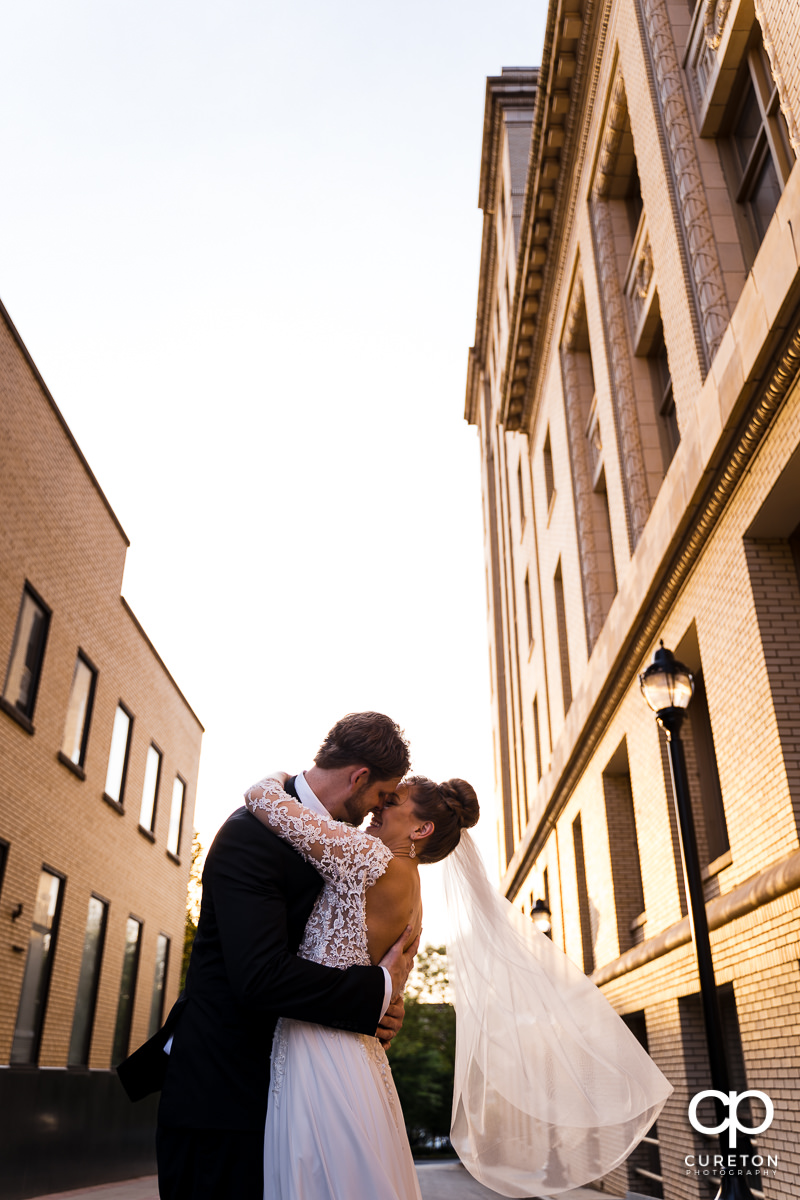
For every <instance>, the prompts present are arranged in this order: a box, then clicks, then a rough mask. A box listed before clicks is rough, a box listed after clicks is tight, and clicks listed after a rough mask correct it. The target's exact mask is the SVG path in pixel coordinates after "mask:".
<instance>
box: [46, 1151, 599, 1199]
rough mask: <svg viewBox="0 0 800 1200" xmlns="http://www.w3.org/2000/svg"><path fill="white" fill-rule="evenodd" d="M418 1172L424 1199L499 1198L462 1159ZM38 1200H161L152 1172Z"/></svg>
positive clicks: (582, 1193)
mask: <svg viewBox="0 0 800 1200" xmlns="http://www.w3.org/2000/svg"><path fill="white" fill-rule="evenodd" d="M417 1174H418V1176H419V1187H420V1191H421V1192H422V1200H497V1192H491V1191H489V1189H488V1188H485V1187H483V1186H482V1185H481V1184H480V1183H478V1182H477V1180H475V1179H473V1178H472V1176H471V1175H470V1174H469V1172H468V1171H466V1170H465V1169H464V1167H462V1165H461V1163H460V1162H454V1161H452V1160H448V1161H446V1162H422V1163H417ZM601 1195H602V1197H603V1200H615V1198H614V1197H613V1196H607V1195H606V1194H605V1193H600V1192H596V1191H594V1190H593V1189H591V1188H578V1189H577V1190H576V1191H574V1192H570V1193H569V1200H598V1197H600V1196H601ZM38 1200H159V1198H158V1182H157V1180H156V1177H155V1175H148V1176H146V1177H145V1178H143V1179H129V1180H127V1181H126V1182H124V1183H107V1184H103V1185H101V1186H100V1187H92V1188H84V1189H82V1190H81V1189H78V1191H73V1192H51V1193H50V1194H49V1195H47V1196H40V1197H39V1198H38ZM343 1200H344V1198H343Z"/></svg>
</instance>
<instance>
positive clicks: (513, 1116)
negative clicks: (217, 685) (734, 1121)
mask: <svg viewBox="0 0 800 1200" xmlns="http://www.w3.org/2000/svg"><path fill="white" fill-rule="evenodd" d="M408 768H409V755H408V745H407V743H406V741H405V739H404V738H403V735H402V732H401V731H400V729H399V728H398V727H397V725H396V724H395V723H394V722H393V721H391V720H390V719H389V718H388V717H386V716H384V715H382V714H380V713H371V712H368V713H354V714H350V715H349V716H346V717H344V718H343V719H342V720H341V721H339V722H337V724H336V725H335V726H334V727H333V729H332V730H331V731H330V733H329V734H328V735H327V737H326V738H325V740H324V742H323V743H322V746H321V747H320V750H319V752H318V753H317V756H316V758H315V760H314V766H313V767H312V768H311V769H310V770H308V771H306V772H305V773H304V774H299V775H296V776H294V777H289V776H287V775H285V774H283V773H276V774H274V775H272V776H269V777H268V778H266V779H264V780H262V781H261V782H260V783H259V784H256V785H254V786H253V787H251V788H250V789H249V790H248V791H247V792H246V794H245V806H244V807H242V808H240V809H237V810H236V811H235V812H234V813H233V814H232V815H231V816H230V817H229V818H228V820H227V821H226V822H225V823H224V824H223V826H222V827H221V829H220V831H219V833H218V834H217V836H216V838H215V840H214V843H213V845H212V846H211V848H210V850H209V852H208V856H207V859H206V864H205V869H204V872H203V898H202V907H201V911H200V919H199V923H198V928H197V933H196V936H195V942H194V947H193V950H192V957H191V961H190V964H189V971H188V974H187V979H186V988H185V991H184V992H183V993H182V995H181V997H180V998H179V1000H178V1001H177V1002H176V1004H175V1006H174V1007H173V1009H172V1011H171V1012H170V1014H169V1017H168V1018H167V1021H166V1023H165V1025H164V1027H163V1028H162V1029H161V1030H160V1031H159V1033H158V1034H156V1036H155V1037H154V1038H152V1039H151V1040H150V1042H148V1043H146V1044H145V1046H143V1047H141V1048H140V1049H139V1050H138V1051H136V1053H135V1054H134V1055H132V1056H131V1058H129V1059H128V1060H127V1062H126V1063H123V1064H122V1065H121V1067H120V1068H119V1072H120V1077H121V1079H122V1081H123V1083H124V1085H125V1086H126V1089H127V1090H128V1092H129V1094H130V1095H131V1096H132V1098H134V1099H136V1098H138V1097H140V1096H143V1095H146V1094H148V1092H150V1091H152V1090H155V1089H156V1088H158V1087H159V1086H160V1088H161V1103H160V1107H159V1123H158V1132H157V1153H158V1177H159V1192H160V1196H161V1198H162V1200H262V1198H263V1200H419V1196H420V1192H419V1186H418V1183H417V1177H416V1172H415V1170H414V1165H413V1160H412V1156H411V1151H410V1148H409V1144H408V1139H407V1136H406V1132H405V1127H404V1124H403V1115H402V1112H401V1110H400V1104H399V1100H398V1096H397V1091H396V1089H395V1086H394V1083H393V1080H392V1076H391V1070H390V1068H389V1064H388V1061H387V1058H386V1054H385V1047H386V1046H388V1044H389V1043H390V1041H391V1039H392V1038H393V1037H394V1036H395V1034H396V1033H397V1032H398V1030H399V1029H400V1027H401V1025H402V1020H403V1001H402V994H403V989H404V987H405V982H406V979H407V976H408V973H409V971H410V969H411V965H412V963H413V957H414V954H415V953H416V950H417V947H418V944H419V935H420V932H421V926H422V905H421V900H420V883H419V871H418V867H419V864H420V863H428V862H438V861H440V860H442V859H448V861H449V862H452V867H453V869H452V870H451V871H450V874H449V877H448V879H447V890H448V908H449V910H450V917H451V924H452V925H453V934H452V952H453V960H454V961H453V966H454V972H455V976H456V979H455V990H456V1020H457V1049H456V1080H455V1103H454V1123H453V1140H454V1144H455V1145H456V1148H457V1149H458V1151H459V1154H460V1155H461V1157H462V1160H463V1161H464V1162H465V1163H466V1165H467V1166H468V1167H469V1169H470V1170H471V1171H472V1173H473V1174H474V1175H476V1176H477V1177H478V1178H480V1179H482V1180H483V1181H484V1182H486V1183H488V1184H489V1186H494V1187H495V1189H496V1190H498V1191H500V1192H502V1194H505V1195H508V1196H530V1195H545V1194H547V1192H545V1191H544V1188H545V1187H546V1188H547V1189H548V1192H549V1193H551V1194H552V1193H557V1192H560V1191H564V1190H567V1189H568V1188H570V1187H575V1186H576V1185H577V1184H578V1183H581V1182H585V1181H587V1180H589V1179H592V1178H595V1177H597V1176H598V1175H600V1174H603V1173H605V1172H606V1171H608V1170H610V1169H611V1168H612V1167H613V1166H615V1165H616V1164H617V1162H620V1161H622V1159H623V1158H624V1157H625V1156H626V1155H627V1154H628V1153H629V1152H630V1150H631V1149H632V1147H633V1145H635V1144H636V1142H638V1141H639V1140H640V1138H641V1137H642V1136H644V1134H645V1133H646V1132H647V1128H648V1127H649V1125H650V1124H651V1122H652V1121H653V1120H654V1119H655V1116H656V1115H657V1113H658V1111H660V1108H661V1107H662V1106H663V1103H664V1102H665V1100H666V1098H667V1096H668V1094H669V1092H670V1091H671V1088H670V1086H669V1084H668V1083H667V1081H666V1080H665V1079H664V1077H663V1076H662V1075H661V1073H660V1072H659V1071H658V1069H657V1068H656V1067H655V1065H654V1064H653V1063H652V1061H651V1060H650V1059H649V1058H648V1056H647V1055H646V1054H645V1052H644V1051H643V1050H642V1049H641V1047H639V1045H638V1043H637V1042H636V1041H635V1039H633V1037H632V1036H631V1035H630V1034H629V1033H628V1031H627V1029H626V1027H625V1026H624V1025H623V1023H622V1021H621V1020H620V1019H619V1018H618V1017H617V1016H616V1014H615V1013H614V1011H613V1009H611V1008H610V1006H609V1005H608V1004H607V1003H606V1001H605V999H604V998H603V997H602V995H601V994H600V992H599V991H598V990H597V989H596V988H594V987H593V985H592V984H591V983H590V982H589V981H588V980H586V979H585V977H584V976H583V975H582V973H580V972H579V971H578V970H577V968H576V967H574V965H573V964H571V963H569V960H567V959H566V958H565V957H564V955H563V954H561V952H560V951H558V950H557V949H556V948H555V947H554V946H553V945H552V943H551V942H550V941H549V940H548V939H547V938H545V937H544V936H543V935H541V934H538V933H536V931H533V930H532V929H530V928H529V926H530V923H529V922H528V923H527V924H525V925H521V924H520V921H519V916H520V914H518V913H516V912H515V910H513V909H512V907H511V906H510V905H509V904H508V903H507V902H506V901H505V900H504V899H503V898H502V897H500V896H499V894H497V893H496V892H495V891H494V889H492V888H491V887H490V885H489V882H488V879H486V876H485V873H484V872H483V868H482V866H481V864H480V858H479V855H478V854H477V851H476V849H475V847H474V845H472V843H471V842H470V839H469V835H468V834H466V833H464V832H462V831H464V830H466V829H467V828H468V827H469V826H472V825H474V824H475V822H476V821H477V819H478V801H477V797H476V795H475V792H474V791H473V789H472V788H471V787H470V785H469V784H468V783H465V782H464V781H463V780H460V779H453V780H450V781H449V782H447V783H443V784H436V783H434V782H433V781H431V780H429V779H426V778H424V777H421V776H410V777H409V776H407V771H408ZM370 813H371V814H372V820H371V823H370V824H369V826H368V828H367V829H366V830H365V831H361V830H360V829H359V828H358V826H360V825H361V824H362V822H363V821H364V820H365V818H366V817H367V815H368V814H370ZM454 851H456V853H455V854H453V852H454ZM451 855H452V860H450V857H449V856H451ZM545 943H546V944H545ZM450 952H451V945H450V943H448V953H449V954H450ZM565 1007H566V1009H567V1010H570V1009H571V1010H572V1011H567V1012H565ZM509 1052H510V1053H509Z"/></svg>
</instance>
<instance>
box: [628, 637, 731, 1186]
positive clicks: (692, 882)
mask: <svg viewBox="0 0 800 1200" xmlns="http://www.w3.org/2000/svg"><path fill="white" fill-rule="evenodd" d="M639 684H640V686H641V689H642V695H643V696H644V698H645V700H646V701H647V703H648V704H649V705H650V707H651V708H652V710H653V712H654V713H655V714H656V719H657V721H658V723H659V725H660V726H661V728H662V729H663V730H664V732H665V734H666V735H667V743H668V746H669V766H670V774H671V776H672V795H673V800H674V802H675V811H676V813H677V816H678V828H679V829H680V836H681V850H682V852H683V870H684V876H685V879H686V887H687V890H688V892H689V921H690V924H691V930H692V939H693V941H694V948H695V954H696V956H697V973H698V976H699V979H700V998H701V1001H702V1005H703V1020H704V1023H705V1029H706V1043H707V1046H708V1061H709V1064H710V1067H711V1086H712V1087H713V1089H714V1090H715V1091H717V1092H722V1093H723V1094H724V1095H726V1096H727V1095H729V1094H730V1090H731V1089H730V1081H729V1079H728V1065H727V1062H726V1059H725V1041H724V1038H723V1035H722V1018H721V1015H720V1011H719V1000H718V998H717V985H716V980H715V978H714V960H713V958H712V957H711V939H710V937H709V933H708V918H707V916H706V902H705V895H704V893H703V877H702V874H701V871H700V858H699V855H698V853H697V838H696V836H695V830H694V816H693V814H692V801H691V796H690V793H689V783H688V780H687V778H686V760H685V758H684V755H683V744H682V743H681V738H680V728H681V725H682V723H683V718H684V716H685V715H686V709H687V708H688V706H689V702H690V700H691V699H692V694H693V692H694V679H693V678H692V673H691V671H689V670H688V669H687V668H686V667H685V666H684V665H683V663H679V662H678V661H677V659H676V658H675V656H674V655H673V653H672V651H671V650H667V649H665V647H664V643H663V641H662V642H661V644H660V647H659V649H658V650H656V653H655V658H654V659H653V662H652V663H651V665H650V666H649V667H648V668H647V670H646V671H644V672H643V673H642V674H641V675H640V676H639ZM714 1103H715V1105H716V1107H717V1122H718V1125H719V1126H720V1130H722V1127H723V1123H725V1125H726V1127H727V1123H726V1117H725V1114H723V1111H722V1104H721V1102H720V1101H719V1100H715V1101H714ZM728 1115H729V1116H730V1115H731V1114H730V1113H729V1114H728ZM720 1150H721V1152H722V1155H723V1162H724V1163H725V1164H727V1161H728V1157H729V1155H730V1148H729V1146H727V1145H726V1144H725V1139H724V1138H723V1134H722V1132H720ZM742 1161H746V1160H744V1159H740V1158H739V1157H738V1156H737V1164H738V1163H740V1162H742ZM752 1195H753V1193H752V1192H751V1191H750V1188H749V1186H748V1183H747V1180H746V1178H745V1177H744V1176H743V1175H742V1176H739V1175H728V1174H725V1175H723V1176H722V1184H721V1186H720V1189H719V1192H718V1193H717V1200H752Z"/></svg>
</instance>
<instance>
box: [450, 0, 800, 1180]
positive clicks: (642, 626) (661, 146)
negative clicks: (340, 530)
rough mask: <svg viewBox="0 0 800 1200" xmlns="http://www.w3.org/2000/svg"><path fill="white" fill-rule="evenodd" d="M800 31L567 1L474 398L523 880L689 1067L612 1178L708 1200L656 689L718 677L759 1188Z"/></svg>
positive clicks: (698, 787) (513, 200)
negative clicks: (659, 672)
mask: <svg viewBox="0 0 800 1200" xmlns="http://www.w3.org/2000/svg"><path fill="white" fill-rule="evenodd" d="M796 18H797V13H796V8H795V7H794V6H792V5H790V4H788V3H786V0H757V3H756V4H755V6H754V5H753V3H752V0H698V2H697V3H694V2H693V0H689V3H688V4H687V3H686V0H583V2H582V3H581V2H580V0H561V2H560V3H551V5H550V9H549V12H548V18H547V29H546V35H545V43H544V50H543V56H542V62H541V64H540V66H539V67H538V69H529V70H523V69H510V70H504V71H503V73H502V75H501V76H498V77H495V78H491V79H489V80H488V82H487V97H486V118H485V123H484V137H483V150H482V162H481V182H480V201H479V202H480V207H481V208H482V210H483V213H484V236H483V242H482V248H481V271H480V286H479V297H478V313H477V322H476V334H475V344H474V346H473V348H472V349H471V351H470V355H469V366H468V382H467V396H466V418H467V420H468V421H469V422H470V423H472V424H474V425H475V426H476V428H477V432H478V436H479V439H480V446H481V463H482V489H483V509H484V527H485V559H486V583H487V588H486V591H487V616H488V635H489V652H490V658H491V680H492V698H491V702H492V724H493V739H494V758H495V781H496V796H497V814H498V821H497V830H498V854H499V859H500V871H501V877H502V886H503V889H504V891H505V893H506V894H507V895H508V897H509V898H510V899H511V900H512V901H513V902H514V903H515V904H517V905H519V906H521V907H522V908H523V909H524V910H525V911H530V910H531V909H532V907H533V905H534V903H535V902H536V901H537V900H539V899H543V900H546V902H547V904H548V906H549V908H550V910H551V913H552V924H553V937H554V939H555V941H556V942H557V943H558V944H559V945H561V946H563V947H564V948H565V950H566V952H567V953H568V954H569V955H570V957H571V958H572V959H573V960H575V961H576V962H578V963H579V964H580V965H581V966H582V967H583V968H584V970H585V971H586V972H587V973H588V974H590V975H591V976H592V978H593V979H594V980H595V981H596V982H597V983H598V985H599V986H600V987H602V989H603V991H604V992H605V994H606V995H607V997H608V999H609V1000H610V1001H611V1002H612V1003H613V1004H614V1005H615V1007H616V1008H617V1009H618V1011H620V1012H621V1013H622V1014H624V1015H625V1017H626V1019H627V1020H628V1021H629V1023H630V1025H631V1027H632V1028H633V1029H634V1030H635V1032H636V1033H637V1035H638V1036H640V1037H641V1038H642V1040H644V1041H645V1042H646V1044H647V1045H648V1047H649V1050H650V1053H651V1054H652V1055H653V1057H654V1058H655V1060H656V1061H657V1062H658V1063H659V1065H660V1066H661V1068H662V1070H664V1072H665V1073H666V1074H667V1076H668V1077H669V1078H670V1080H671V1082H672V1083H673V1085H674V1087H675V1092H674V1095H673V1096H672V1098H671V1100H670V1101H669V1103H668V1104H667V1107H666V1109H665V1110H664V1113H663V1114H662V1117H661V1119H660V1120H659V1122H658V1126H657V1129H656V1130H655V1131H654V1132H653V1135H652V1137H651V1138H650V1139H649V1141H648V1142H646V1143H644V1144H643V1145H642V1146H641V1147H639V1149H638V1150H637V1151H636V1152H635V1153H634V1155H633V1156H631V1158H630V1159H629V1161H628V1162H627V1163H626V1164H624V1165H623V1166H622V1167H620V1168H619V1169H618V1170H616V1171H615V1172H614V1173H613V1174H612V1175H611V1176H609V1177H608V1178H607V1179H606V1180H603V1181H602V1183H601V1188H602V1189H603V1190H606V1191H608V1192H609V1193H611V1194H613V1195H625V1194H626V1191H630V1192H632V1193H635V1194H637V1195H648V1196H663V1197H665V1198H667V1200H700V1198H705V1197H708V1196H711V1195H714V1194H715V1190H716V1188H715V1185H714V1184H713V1182H712V1176H713V1173H714V1172H713V1167H712V1168H709V1169H708V1170H707V1171H705V1173H703V1171H704V1169H701V1168H699V1167H697V1170H699V1171H700V1173H699V1174H698V1173H695V1167H696V1162H695V1160H696V1159H697V1157H698V1156H702V1155H705V1154H708V1152H709V1150H710V1151H711V1152H712V1153H713V1151H714V1149H715V1146H714V1144H713V1142H712V1141H711V1140H710V1139H709V1138H705V1137H704V1136H703V1135H701V1134H699V1133H697V1132H696V1131H695V1130H694V1129H693V1128H692V1126H691V1125H690V1123H689V1120H688V1116H687V1110H688V1105H689V1101H690V1099H691V1097H692V1096H693V1095H694V1094H695V1093H697V1092H698V1091H701V1090H703V1089H704V1088H707V1087H709V1086H710V1083H709V1068H708V1064H707V1061H706V1057H705V1045H704V1038H703V1027H702V1018H701V1011H700V1003H699V994H698V987H699V985H698V978H697V970H696V965H695V958H694V953H693V949H692V946H691V944H690V932H689V921H688V916H687V902H686V894H685V886H684V880H683V870H682V863H681V853H680V844H679V839H678V832H677V825H676V818H675V815H674V811H673V804H672V791H671V784H670V777H669V765H668V759H667V755H666V743H665V741H664V737H663V734H661V733H660V731H659V729H658V727H657V725H656V723H655V720H654V718H653V714H652V712H651V711H650V710H649V709H648V708H647V707H646V705H645V703H644V701H643V699H642V696H641V694H640V689H639V684H638V675H639V673H641V671H643V670H644V669H645V667H646V666H647V665H648V664H649V663H650V662H651V661H652V657H653V654H654V651H655V649H656V648H657V646H658V644H659V641H660V640H661V639H663V640H664V643H665V645H667V646H669V647H670V648H671V649H672V650H673V651H674V652H675V654H676V656H677V657H678V658H679V659H680V660H682V661H683V662H684V663H685V664H686V665H687V666H688V667H689V668H690V669H691V670H692V672H693V673H694V677H695V693H694V697H693V700H692V703H691V705H690V707H689V710H688V714H687V720H686V722H685V724H684V739H683V740H684V745H685V749H686V757H687V762H688V768H689V777H690V780H689V782H690V789H691V792H692V804H693V809H694V816H695V823H696V826H697V830H698V843H699V849H700V853H701V856H702V862H703V866H704V879H705V889H706V903H707V911H708V917H709V922H710V925H711V930H712V934H711V937H712V948H713V954H714V962H715V968H716V975H717V982H718V985H719V992H720V1003H721V1008H722V1013H723V1020H724V1023H725V1028H726V1035H727V1036H726V1040H727V1048H728V1055H729V1059H730V1062H729V1069H730V1072H731V1076H732V1079H733V1083H732V1086H733V1087H735V1088H736V1089H737V1090H738V1091H742V1090H744V1088H745V1085H746V1086H747V1087H749V1088H755V1089H759V1090H761V1091H764V1092H766V1093H767V1094H768V1095H769V1096H770V1098H771V1099H772V1101H773V1103H774V1106H775V1116H774V1120H773V1121H772V1124H771V1125H770V1127H769V1128H768V1129H767V1130H766V1131H765V1132H763V1133H762V1134H761V1135H759V1137H758V1139H757V1148H758V1152H759V1153H760V1154H762V1155H763V1156H764V1158H765V1164H766V1159H767V1157H768V1156H769V1157H771V1158H776V1159H777V1160H778V1162H777V1166H776V1167H775V1168H774V1173H771V1174H769V1175H765V1176H762V1177H759V1178H756V1179H753V1180H752V1181H751V1187H752V1188H753V1190H754V1192H755V1194H756V1195H758V1194H759V1193H760V1194H762V1195H764V1196H766V1197H768V1198H769V1200H773V1198H777V1197H786V1198H787V1200H788V1197H790V1196H794V1195H795V1194H796V1191H797V1184H796V1179H797V1176H798V1171H800V1083H798V1064H799V1063H800V1029H799V1028H798V1021H797V1018H798V1015H799V1014H800V965H799V963H798V960H800V892H799V891H798V888H800V837H799V836H798V828H799V826H798V822H800V717H798V713H799V712H800V170H798V168H797V167H796V165H795V164H796V156H797V154H798V151H800V133H799V132H798V130H799V128H800V23H798V21H797V19H796ZM523 113H524V114H525V116H524V119H523ZM525 122H527V128H528V136H527V138H524V137H523V136H522V129H523V127H524V124H525ZM693 1163H695V1165H694V1166H693V1165H692V1164H693ZM766 1169H768V1170H772V1168H771V1167H766Z"/></svg>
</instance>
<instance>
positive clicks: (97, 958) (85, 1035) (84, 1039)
mask: <svg viewBox="0 0 800 1200" xmlns="http://www.w3.org/2000/svg"><path fill="white" fill-rule="evenodd" d="M107 919H108V905H107V904H106V903H105V902H104V901H103V900H100V899H99V898H98V897H97V896H91V897H90V899H89V915H88V917H87V918H86V932H85V933H84V935H83V955H82V957H81V973H80V975H79V977H78V994H77V996H76V998H75V1014H74V1016H73V1018H72V1036H71V1037H70V1040H69V1054H68V1056H67V1063H68V1065H69V1066H70V1067H85V1066H88V1064H89V1050H90V1047H91V1044H92V1027H93V1025H94V1013H95V1007H96V1004H97V987H98V984H99V983H100V967H101V964H102V961H103V946H104V944H105V938H106V922H107Z"/></svg>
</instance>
